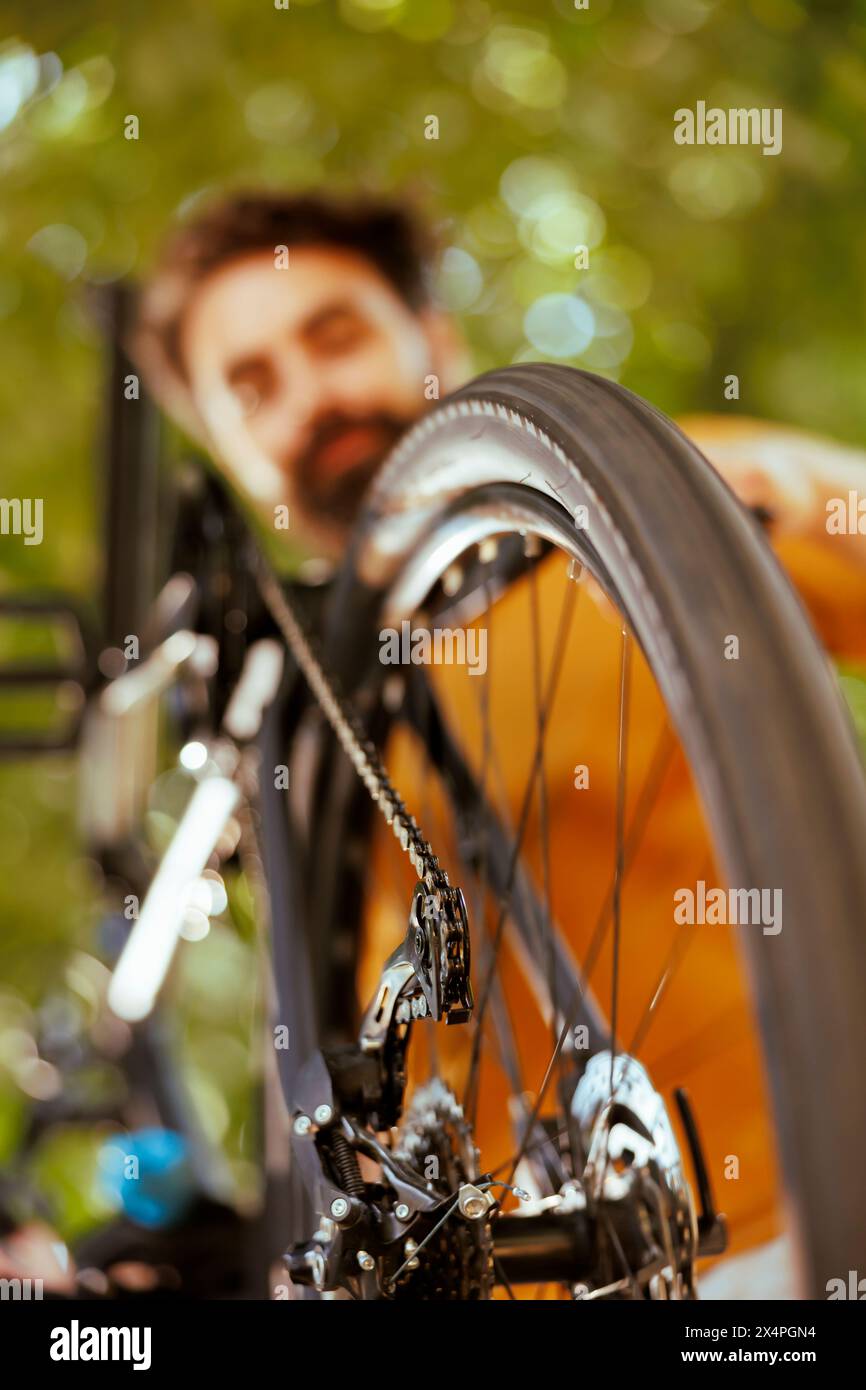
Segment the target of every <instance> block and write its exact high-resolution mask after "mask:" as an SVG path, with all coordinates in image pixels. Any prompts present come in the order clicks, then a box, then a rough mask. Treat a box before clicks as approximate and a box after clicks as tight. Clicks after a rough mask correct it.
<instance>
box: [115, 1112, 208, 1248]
mask: <svg viewBox="0 0 866 1390" xmlns="http://www.w3.org/2000/svg"><path fill="white" fill-rule="evenodd" d="M99 1169H100V1174H101V1187H102V1190H103V1192H104V1193H105V1195H106V1196H107V1197H108V1200H109V1201H110V1202H111V1203H112V1205H113V1206H115V1207H117V1208H118V1209H119V1210H120V1211H122V1212H123V1213H124V1214H125V1215H126V1216H128V1217H129V1219H130V1221H134V1222H135V1223H136V1225H138V1226H147V1227H148V1228H150V1229H151V1230H154V1229H157V1228H159V1227H161V1226H170V1225H172V1224H173V1222H175V1221H177V1220H179V1219H180V1217H181V1216H183V1214H184V1212H185V1211H186V1209H187V1207H188V1206H189V1205H190V1202H191V1201H192V1199H193V1197H194V1196H195V1193H196V1184H195V1178H194V1176H193V1169H192V1163H191V1161H190V1153H189V1145H188V1144H187V1141H186V1140H185V1139H184V1137H183V1135H182V1134H178V1133H177V1132H176V1131H175V1130H172V1129H138V1130H133V1131H132V1132H131V1133H129V1134H117V1135H114V1136H113V1137H112V1138H111V1139H108V1140H107V1141H106V1142H105V1143H104V1144H103V1145H102V1148H101V1149H100V1151H99Z"/></svg>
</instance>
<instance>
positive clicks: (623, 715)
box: [610, 627, 631, 1099]
mask: <svg viewBox="0 0 866 1390" xmlns="http://www.w3.org/2000/svg"><path fill="white" fill-rule="evenodd" d="M630 676H631V644H630V641H629V635H628V629H627V628H625V627H624V628H623V630H622V649H621V652H620V667H619V718H618V721H617V740H616V757H617V764H616V855H615V868H614V877H613V971H612V976H613V978H612V982H611V1006H610V1094H611V1099H612V1098H613V1090H614V1084H613V1074H614V1063H615V1061H616V1034H617V1023H618V1021H619V948H620V939H621V936H622V879H623V869H624V866H625V853H624V842H625V798H626V764H627V753H628V747H627V740H628V713H629V694H630Z"/></svg>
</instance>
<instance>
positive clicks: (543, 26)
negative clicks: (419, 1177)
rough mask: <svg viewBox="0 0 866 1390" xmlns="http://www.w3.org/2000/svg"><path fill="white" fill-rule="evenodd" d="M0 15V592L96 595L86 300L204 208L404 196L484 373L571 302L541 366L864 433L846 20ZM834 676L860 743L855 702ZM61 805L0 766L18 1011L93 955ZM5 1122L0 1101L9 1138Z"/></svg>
mask: <svg viewBox="0 0 866 1390" xmlns="http://www.w3.org/2000/svg"><path fill="white" fill-rule="evenodd" d="M4 27H5V32H6V33H7V34H8V35H9V38H8V40H7V41H6V42H5V44H2V45H0V121H2V122H3V124H2V128H0V187H2V201H0V208H2V211H0V350H2V357H3V371H2V373H0V416H2V419H3V422H4V431H3V432H4V444H5V449H4V454H5V458H4V482H3V489H4V492H5V493H6V494H7V495H10V496H11V495H15V494H20V495H30V496H32V495H39V496H42V497H43V498H44V499H45V527H46V540H45V543H44V544H42V545H41V546H38V547H37V546H34V547H25V546H24V545H23V544H18V543H10V542H8V541H5V542H4V543H3V547H2V551H0V588H6V587H12V588H34V587H56V588H60V589H71V590H74V591H75V592H76V593H77V594H78V595H79V596H80V597H81V598H82V599H83V600H84V601H85V603H87V604H91V605H93V604H94V603H95V601H96V595H97V593H98V585H99V578H100V567H101V563H102V555H101V552H100V545H99V519H100V507H101V500H102V499H101V484H100V471H99V465H98V450H99V444H100V439H101V432H102V430H103V428H104V409H103V402H102V398H101V392H102V389H103V365H104V363H103V352H102V339H101V335H100V330H99V326H98V324H97V323H96V322H95V321H94V319H93V317H92V315H91V313H90V311H89V307H88V294H87V285H88V283H96V284H99V283H104V282H108V281H111V280H113V279H117V278H119V277H126V276H131V277H137V276H140V275H142V274H143V273H144V272H145V271H146V269H147V267H148V265H149V263H150V262H151V260H152V257H153V255H154V253H155V250H156V248H157V246H158V243H159V241H160V239H161V238H162V236H163V234H164V232H165V230H166V228H167V227H168V226H169V225H170V224H171V222H172V220H173V219H174V218H176V217H177V216H178V215H179V214H180V213H182V212H183V211H184V210H186V209H187V208H188V207H189V206H190V205H191V204H192V203H193V202H194V200H196V199H198V198H200V197H202V196H204V195H206V194H207V193H209V192H210V191H211V190H214V189H217V188H223V187H232V186H239V185H252V186H256V185H263V184H264V185H272V186H280V187H283V186H285V187H292V188H301V187H305V186H320V185H325V186H327V187H328V188H331V189H335V190H345V191H349V190H352V189H356V188H369V189H377V190H405V191H406V194H407V196H411V197H412V198H413V200H415V201H416V202H417V204H418V205H419V206H420V207H421V208H422V209H425V210H426V211H427V212H428V214H429V215H430V216H431V217H432V218H433V219H434V220H435V222H436V225H437V230H438V234H439V239H440V241H441V244H442V247H443V252H444V254H443V256H442V261H441V266H440V268H439V277H438V285H439V290H440V294H441V296H442V298H443V301H444V302H445V303H446V304H447V305H448V306H450V307H452V308H453V309H455V311H456V312H458V313H459V314H460V316H461V319H462V322H463V326H464V328H465V331H466V333H467V336H468V338H469V340H470V343H471V345H472V348H473V350H474V354H475V364H476V367H477V369H478V370H482V369H485V368H488V367H491V366H495V365H502V364H503V363H506V362H508V361H511V360H521V359H531V358H533V357H538V356H543V355H545V353H544V351H543V350H541V349H539V347H538V345H537V341H536V342H535V343H533V341H531V339H530V338H528V337H527V331H529V332H530V333H535V332H536V330H535V329H534V328H533V323H534V322H535V319H532V318H529V319H528V318H527V313H528V311H529V310H530V309H532V307H533V306H537V305H538V304H539V302H541V303H542V308H541V309H540V310H539V309H536V310H535V314H536V318H537V317H538V315H539V314H540V315H541V320H542V327H544V322H543V320H544V310H543V304H544V302H545V297H546V296H550V295H574V294H578V295H580V297H581V299H582V301H583V302H584V303H585V304H587V305H588V306H589V307H590V309H591V311H592V315H593V322H594V328H595V332H594V333H593V335H592V337H591V340H589V341H587V342H586V343H583V342H582V340H581V341H577V340H576V341H575V343H573V344H571V347H572V349H573V350H571V351H569V343H568V342H565V344H564V352H563V356H562V360H564V361H567V362H572V363H574V364H576V365H587V366H590V367H593V368H594V369H596V370H601V371H605V372H608V373H610V374H611V375H615V376H617V377H619V378H620V379H621V380H623V381H624V382H625V383H626V384H627V385H629V386H631V387H632V388H633V389H635V390H637V391H639V392H640V393H641V394H643V395H645V396H646V397H648V398H649V399H651V400H652V401H654V402H655V403H656V404H657V405H658V406H660V407H661V408H662V409H663V410H666V411H667V412H669V413H672V414H676V413H681V412H685V411H689V410H696V409H699V410H713V411H724V410H730V409H736V411H737V413H738V414H752V415H757V416H761V417H765V418H771V419H772V418H777V419H782V420H786V421H790V422H792V423H795V424H800V425H804V426H807V427H811V428H814V429H817V430H822V431H825V432H827V433H829V434H832V435H834V436H836V437H840V438H843V439H849V440H852V441H862V440H863V439H864V437H866V392H864V391H863V390H862V382H863V380H864V377H866V335H864V334H863V331H862V323H861V320H860V316H859V315H858V314H857V313H852V304H853V303H854V302H855V301H856V300H857V299H858V298H862V287H863V282H864V267H866V239H864V237H863V235H862V228H863V225H864V221H866V193H864V190H866V179H864V167H863V166H864V151H866V144H864V141H863V136H862V132H863V128H864V119H866V109H864V108H866V15H864V12H863V9H862V6H860V5H856V4H852V3H845V0H836V2H835V3H832V4H828V5H822V6H818V5H807V4H805V3H798V0H750V3H745V0H744V2H743V3H739V4H731V3H722V0H645V2H644V3H643V4H638V3H636V0H635V2H634V3H631V4H626V5H616V6H614V4H613V0H590V4H589V7H588V8H587V9H578V8H576V6H575V5H573V4H572V3H570V0H549V3H547V4H545V5H543V6H542V5H539V4H538V3H537V0H509V3H507V4H503V3H500V0H494V3H483V0H453V3H452V0H393V2H392V0H339V3H323V2H320V3H316V0H291V3H290V7H289V8H287V9H280V8H277V7H276V6H275V5H274V4H272V3H271V0H256V2H255V3H252V0H181V3H178V0H148V3H147V4H137V3H130V0H126V3H118V0H111V2H110V3H109V0H67V3H65V4H63V5H61V6H56V5H55V6H40V5H34V4H33V3H32V0H28V2H27V3H24V0H15V3H12V4H11V5H10V4H7V6H6V24H5V26H4ZM52 54H53V55H56V57H51V56H50V55H52ZM46 55H47V56H46ZM37 58H41V61H42V66H41V69H39V70H38V72H37V70H36V69H35V68H34V67H33V64H34V63H35V62H36V60H37ZM22 64H23V67H22ZM16 65H17V66H16ZM31 77H32V79H33V82H38V83H39V84H41V85H40V86H39V87H38V88H36V89H34V90H33V91H30V92H29V95H28V90H29V89H28V83H30V82H31ZM16 84H17V85H16ZM31 86H32V83H31ZM16 91H17V92H18V93H19V95H21V94H23V99H22V101H21V109H20V110H18V111H17V114H16V112H15V101H14V98H15V93H16ZM10 93H11V95H10ZM699 99H702V100H705V101H706V102H707V103H708V104H716V105H721V106H724V107H728V106H758V107H771V108H775V107H781V108H782V110H783V112H784V149H783V153H782V155H781V156H779V157H776V158H767V157H764V156H762V154H761V151H760V149H756V148H749V147H745V148H743V147H740V148H716V149H708V148H698V147H694V148H689V149H683V148H680V147H677V146H676V145H675V144H674V142H673V114H674V112H675V110H676V109H677V108H678V107H681V106H689V107H691V106H694V104H695V102H696V101H697V100H699ZM10 103H11V104H10ZM130 115H135V116H136V117H137V118H138V122H139V138H138V139H137V140H128V139H126V138H124V124H125V121H126V118H127V117H128V116H130ZM431 116H435V117H436V118H437V121H438V139H435V140H434V139H428V138H426V133H427V132H428V131H429V130H430V120H429V118H430V117H431ZM579 243H580V244H582V243H585V244H586V245H587V247H588V250H589V261H588V265H587V267H586V268H585V269H578V268H576V267H575V260H574V258H575V247H576V245H577V244H579ZM540 340H543V337H542V339H540ZM548 350H549V349H548ZM730 373H735V374H736V375H737V376H738V377H739V380H740V387H741V397H740V400H739V402H738V403H737V405H736V406H731V405H730V404H729V403H726V402H725V400H724V397H723V382H724V378H725V376H726V375H728V374H730ZM129 541H130V544H134V541H135V537H134V536H131V537H129ZM844 683H845V686H846V690H847V693H848V695H849V698H850V699H851V702H852V708H853V710H854V714H855V718H856V719H857V720H858V722H859V726H860V729H861V733H864V736H866V700H864V694H863V691H864V686H863V682H862V681H860V680H858V679H856V678H855V677H854V676H853V675H852V676H850V677H846V679H845V682H844ZM16 713H18V714H20V713H21V710H20V709H19V710H18V711H16ZM74 796H75V786H74V769H73V768H72V767H71V765H70V763H69V761H68V760H63V759H52V760H48V761H40V762H39V763H38V764H33V765H25V764H20V765H13V766H7V767H5V768H3V769H2V770H0V967H2V977H3V979H4V980H5V981H6V982H7V984H8V986H9V987H10V988H11V989H13V990H14V991H15V992H16V993H17V994H18V995H19V996H20V997H21V998H22V999H26V1000H27V1001H29V1002H30V1003H31V1004H35V1002H36V1001H37V999H38V998H39V996H40V993H41V992H42V991H43V990H44V989H45V988H46V986H47V985H48V984H50V983H51V982H53V981H58V980H59V979H60V977H61V976H62V971H63V965H64V960H65V953H66V951H68V950H69V948H70V947H72V946H73V945H78V946H80V947H85V948H89V946H90V944H91V941H92V936H93V928H94V922H95V909H94V906H93V901H94V899H93V894H92V892H87V891H85V890H86V889H87V887H88V884H90V883H91V882H92V874H91V873H90V871H89V869H88V867H87V865H86V864H84V865H82V862H81V861H80V858H79V849H78V846H77V844H76V840H75V833H74ZM244 891H245V890H244V888H243V885H240V886H238V885H235V890H234V896H235V899H236V912H235V915H236V917H237V919H238V920H239V921H240V922H241V923H242V927H243V930H242V931H241V932H239V933H238V932H233V930H232V929H230V928H229V927H221V928H220V930H219V931H215V932H214V933H213V934H212V935H213V939H212V940H209V941H208V942H206V943H202V944H200V945H199V946H197V947H194V948H190V949H191V954H194V957H195V961H194V964H195V969H193V968H192V964H191V963H190V965H189V968H188V969H187V967H186V965H184V967H183V970H184V975H185V977H186V983H187V984H189V985H191V986H194V987H197V988H198V993H196V992H195V989H194V990H193V997H191V999H190V1004H189V1007H190V1010H191V1019H190V1022H189V1030H190V1031H189V1035H188V1038H187V1051H188V1058H189V1066H190V1070H191V1075H192V1077H193V1080H194V1085H195V1088H196V1091H197V1094H198V1095H199V1098H200V1099H202V1100H203V1102H204V1108H205V1112H206V1114H207V1115H208V1117H209V1118H208V1125H209V1127H210V1132H211V1134H212V1137H214V1138H215V1139H218V1140H219V1141H220V1142H222V1143H223V1144H224V1146H225V1147H226V1151H227V1152H229V1153H230V1154H231V1155H232V1156H233V1158H234V1159H235V1160H236V1161H237V1163H238V1164H241V1163H242V1160H243V1145H242V1143H241V1137H240V1136H241V1131H242V1127H243V1124H244V1122H245V1119H246V1118H247V1105H248V1093H249V1078H248V1077H247V1076H245V1074H244V1069H243V1067H242V1066H241V1065H240V1053H239V1048H240V1042H241V1040H242V1039H243V1038H244V1036H245V1035H244V1029H246V1030H247V1032H246V1036H247V1037H248V1036H249V1029H250V1026H251V1020H252V1019H253V1017H254V1014H255V1008H254V1001H253V1000H252V999H250V998H247V997H246V996H243V997H239V996H238V995H237V993H236V992H233V990H232V988H231V986H232V984H233V983H235V982H237V981H238V980H240V979H242V978H243V977H244V974H245V973H246V974H247V976H249V975H250V973H251V962H252V957H251V948H250V946H249V939H250V935H251V933H250V907H249V903H248V902H245V901H243V900H242V895H243V893H244ZM200 971H203V972H204V975H202V974H201V973H199V972H200ZM204 978H206V979H207V981H208V984H209V986H213V993H210V994H208V993H207V992H205V993H202V992H201V986H202V980H203V979H204ZM197 982H198V983H197ZM221 1011H222V1012H221ZM217 1082H219V1085H217V1084H216V1083H217ZM19 1112H20V1105H19V1104H18V1102H17V1100H16V1101H15V1102H14V1103H13V1104H11V1105H10V1106H7V1105H6V1100H5V1093H2V1094H0V1114H2V1115H3V1117H4V1118H3V1122H2V1125H0V1143H2V1146H3V1148H4V1149H5V1148H8V1147H9V1145H10V1144H11V1143H12V1142H13V1137H14V1135H15V1134H17V1132H18V1124H19V1118H20V1115H19ZM93 1143H94V1141H93V1139H92V1138H90V1137H88V1136H86V1135H80V1134H78V1133H76V1132H74V1131H69V1132H65V1131H64V1132H62V1133H60V1134H58V1135H56V1136H55V1137H54V1139H53V1141H52V1142H51V1144H49V1145H46V1147H45V1148H44V1150H43V1151H42V1152H41V1153H40V1157H39V1163H38V1168H39V1172H40V1174H41V1177H42V1178H43V1179H44V1181H45V1183H46V1184H47V1185H48V1186H49V1187H51V1189H52V1190H53V1191H54V1193H55V1194H56V1199H57V1203H58V1207H59V1210H60V1218H61V1222H62V1225H63V1228H64V1230H65V1231H66V1232H67V1233H69V1232H74V1231H75V1230H77V1229H80V1228H81V1227H82V1225H84V1224H86V1223H87V1221H88V1220H92V1219H93V1218H94V1215H95V1214H96V1213H97V1211H98V1204H97V1203H95V1201H94V1200H91V1198H92V1194H91V1198H88V1196H87V1194H88V1192H89V1191H90V1189H89V1188H88V1181H89V1179H87V1180H85V1175H86V1173H87V1172H88V1171H89V1170H88V1164H89V1163H91V1161H92V1157H93ZM82 1194H84V1195H82Z"/></svg>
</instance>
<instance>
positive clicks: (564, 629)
mask: <svg viewBox="0 0 866 1390" xmlns="http://www.w3.org/2000/svg"><path fill="white" fill-rule="evenodd" d="M574 602H575V591H574V586H573V585H569V586H568V588H567V589H566V593H565V599H564V600H563V604H562V607H561V609H560V615H559V624H558V629H557V636H556V642H555V646H554V654H553V656H552V658H551V665H550V672H549V676H548V681H547V687H546V690H545V699H544V706H543V708H542V710H541V711H540V716H539V723H538V729H537V736H536V742H535V750H534V754H533V759H532V765H531V767H530V773H529V778H528V780H527V784H526V787H525V789H524V793H523V799H522V803H521V808H520V816H519V819H518V826H517V835H516V838H515V842H514V845H513V847H512V852H511V855H510V858H509V866H508V874H507V877H506V884H505V893H504V895H503V900H502V902H501V903H500V910H499V916H498V918H497V922H496V930H495V933H494V937H493V949H492V959H491V961H490V966H489V969H488V972H487V975H486V977H485V980H484V984H483V986H482V989H481V994H480V998H479V1002H478V1005H477V1007H476V1014H475V1032H474V1035H473V1039H472V1054H471V1057H470V1062H469V1078H468V1081H467V1086H466V1093H467V1094H470V1093H471V1090H472V1087H473V1085H474V1080H475V1073H476V1070H477V1067H478V1059H479V1057H480V1047H481V1044H480V1038H481V1031H482V1026H483V1023H484V1015H485V1013H486V1010H487V1004H488V1000H489V998H490V991H491V987H492V982H493V976H494V974H495V971H496V966H497V963H498V959H499V952H500V949H501V946H502V937H503V931H504V927H505V919H506V916H507V913H508V907H509V903H510V900H511V892H512V889H513V885H514V874H515V871H516V868H517V863H518V860H519V858H520V850H521V847H522V845H523V838H524V835H525V834H526V827H527V825H528V822H529V810H530V807H531V804H532V794H533V790H534V787H535V779H536V776H537V771H538V766H539V762H540V759H541V755H542V752H543V746H544V732H545V728H546V724H547V720H548V718H549V715H550V709H551V706H552V703H553V699H554V696H555V694H556V688H557V685H558V681H559V676H560V673H561V670H562V659H563V656H564V652H565V642H566V638H567V635H568V631H569V628H570V624H571V618H572V615H573V611H574Z"/></svg>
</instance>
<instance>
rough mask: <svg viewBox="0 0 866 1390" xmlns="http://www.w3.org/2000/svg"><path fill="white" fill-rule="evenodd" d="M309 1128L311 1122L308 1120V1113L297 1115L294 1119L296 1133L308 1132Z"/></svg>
mask: <svg viewBox="0 0 866 1390" xmlns="http://www.w3.org/2000/svg"><path fill="white" fill-rule="evenodd" d="M311 1128H312V1122H311V1120H310V1117H309V1115H299V1116H298V1118H297V1119H296V1120H295V1133H296V1134H309V1132H310V1129H311Z"/></svg>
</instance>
